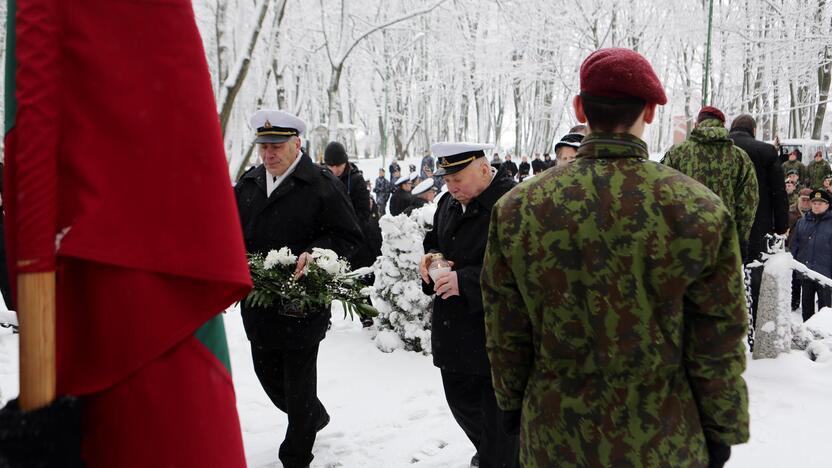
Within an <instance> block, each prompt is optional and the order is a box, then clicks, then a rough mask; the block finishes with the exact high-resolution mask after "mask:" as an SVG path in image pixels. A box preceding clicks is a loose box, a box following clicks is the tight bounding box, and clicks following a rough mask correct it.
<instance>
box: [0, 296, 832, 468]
mask: <svg viewBox="0 0 832 468" xmlns="http://www.w3.org/2000/svg"><path fill="white" fill-rule="evenodd" d="M825 312H829V313H832V310H828V309H827V310H826V311H825ZM333 315H334V317H333V325H332V330H331V331H330V332H329V334H328V336H327V338H326V339H325V340H324V341H323V342H322V343H321V350H320V356H319V365H318V388H319V395H320V398H321V401H323V402H324V404H325V405H326V407H327V409H328V411H329V413H330V414H331V415H332V422H331V423H330V425H329V426H327V427H326V428H325V429H324V430H322V431H321V432H320V433H319V434H318V439H317V442H316V443H315V450H314V453H315V460H314V461H313V462H312V466H313V467H318V468H323V467H339V466H340V467H345V468H353V467H371V468H397V467H407V466H416V467H437V468H438V467H442V468H466V467H467V466H468V460H469V459H470V457H471V455H473V453H474V450H473V447H472V446H471V444H470V442H468V440H467V439H466V438H465V436H464V435H463V433H462V431H461V430H460V429H459V428H458V427H457V425H456V423H455V422H454V421H453V418H452V417H451V415H450V412H449V411H448V409H447V405H446V403H445V399H444V396H443V393H442V385H441V382H440V378H439V372H438V371H437V370H436V369H435V368H434V367H433V365H432V364H431V359H430V357H429V356H423V355H420V354H415V353H410V352H406V351H402V350H397V351H395V352H393V353H390V354H384V353H382V352H380V351H378V349H376V346H375V344H374V343H373V342H372V332H371V331H368V330H364V329H362V328H361V327H360V325H359V324H358V323H355V322H350V321H349V320H344V319H343V318H342V316H343V314H342V313H341V310H340V307H338V306H335V308H334V309H333ZM226 327H227V329H228V338H229V345H230V346H231V357H232V366H233V371H234V384H235V387H236V391H237V399H238V403H237V404H238V408H239V412H240V417H241V423H242V429H243V439H244V442H245V449H246V453H247V457H248V461H249V466H251V467H252V468H278V467H280V466H281V465H280V463H279V462H278V461H277V447H278V445H279V443H280V441H281V440H282V438H283V434H284V432H285V430H286V418H285V416H284V415H283V414H282V413H280V412H279V411H278V410H277V409H275V408H274V407H273V406H272V404H271V402H269V400H268V398H267V397H266V395H265V393H263V390H262V389H261V388H260V385H259V383H258V381H257V378H256V376H255V375H254V371H253V369H252V367H251V357H250V354H249V348H248V343H247V341H246V338H245V333H244V332H243V327H242V323H241V320H240V314H239V311H238V310H236V309H235V310H230V311H229V313H228V314H227V315H226ZM748 364H749V365H748V370H747V371H746V373H745V378H746V381H747V382H748V386H749V390H750V394H751V442H750V443H748V444H745V445H741V446H737V447H735V448H734V452H733V457H732V458H731V461H730V462H729V463H728V466H729V467H749V468H751V467H753V468H759V467H792V466H795V467H803V468H814V467H817V468H825V467H828V466H830V465H832V460H830V458H832V457H830V452H829V448H828V447H829V445H828V444H829V429H830V422H832V405H830V404H829V401H830V397H829V395H830V394H832V361H827V362H824V363H817V362H813V361H811V360H809V359H808V358H806V356H805V353H803V352H792V353H791V354H789V355H785V356H781V357H780V358H778V359H774V360H759V361H753V360H751V359H750V358H749V361H748ZM0 389H1V390H2V395H3V397H5V398H6V399H8V398H12V397H13V396H14V395H16V394H17V391H18V390H17V336H16V335H11V334H10V332H9V331H8V330H7V329H0Z"/></svg>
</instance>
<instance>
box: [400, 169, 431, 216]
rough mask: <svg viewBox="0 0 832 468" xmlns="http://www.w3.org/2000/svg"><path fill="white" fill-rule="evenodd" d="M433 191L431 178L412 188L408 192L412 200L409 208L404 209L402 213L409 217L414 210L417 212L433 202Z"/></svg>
mask: <svg viewBox="0 0 832 468" xmlns="http://www.w3.org/2000/svg"><path fill="white" fill-rule="evenodd" d="M433 189H434V185H433V178H430V179H425V180H423V181H422V182H420V183H419V185H417V186H415V187H413V190H411V192H410V193H411V195H413V200H412V202H411V203H410V206H408V207H407V208H405V209H404V211H403V213H404V214H406V215H408V216H410V214H411V213H413V211H414V210H418V209H419V208H421V207H423V206H425V205H427V204H428V203H431V202H433V199H434V197H435V196H436V192H435V191H434V190H433Z"/></svg>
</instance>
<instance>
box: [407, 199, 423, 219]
mask: <svg viewBox="0 0 832 468" xmlns="http://www.w3.org/2000/svg"><path fill="white" fill-rule="evenodd" d="M412 198H413V200H411V201H410V205H409V206H408V207H407V208H405V209H404V211H402V213H404V214H406V215H408V216H410V214H411V213H413V210H418V209H419V208H421V207H423V206H425V205H427V204H428V202H427V201H425V200H422V199H421V198H419V197H412Z"/></svg>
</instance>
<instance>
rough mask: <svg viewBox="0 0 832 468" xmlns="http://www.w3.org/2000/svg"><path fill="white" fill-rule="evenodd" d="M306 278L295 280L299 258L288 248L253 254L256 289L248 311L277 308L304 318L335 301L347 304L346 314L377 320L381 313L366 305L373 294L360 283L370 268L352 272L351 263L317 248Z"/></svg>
mask: <svg viewBox="0 0 832 468" xmlns="http://www.w3.org/2000/svg"><path fill="white" fill-rule="evenodd" d="M311 257H312V258H311V259H310V260H309V262H308V263H307V264H306V267H305V269H304V274H303V275H302V276H301V277H300V278H298V279H297V280H296V279H295V278H294V272H295V265H296V264H297V261H298V257H297V256H296V255H293V254H292V251H291V250H289V248H288V247H283V248H282V249H280V250H271V251H269V253H268V254H266V255H265V256H263V255H262V254H250V255H249V259H248V265H249V269H250V270H251V279H252V281H253V282H254V289H252V291H251V293H249V295H248V297H246V305H247V306H249V307H263V308H266V307H272V306H274V307H278V308H280V309H281V311H282V312H283V313H285V314H286V315H290V316H297V317H303V316H305V315H307V314H308V312H309V311H311V310H313V309H314V308H315V307H316V306H321V305H327V304H329V303H331V302H332V301H340V302H341V303H342V304H344V314H345V315H346V314H347V313H349V315H350V318H353V317H354V314H358V315H360V316H363V317H375V316H376V315H378V312H377V311H376V310H375V308H373V306H371V305H369V304H367V302H366V299H367V297H368V296H369V295H370V293H371V292H372V291H370V288H365V287H364V286H363V285H362V284H361V282H360V281H359V280H358V278H360V277H361V276H363V275H366V274H368V273H370V272H372V269H371V268H362V269H359V270H356V271H350V265H349V262H347V261H346V260H345V259H343V258H339V257H338V254H336V253H335V252H333V251H332V250H329V249H320V248H317V247H316V248H314V249H312V252H311Z"/></svg>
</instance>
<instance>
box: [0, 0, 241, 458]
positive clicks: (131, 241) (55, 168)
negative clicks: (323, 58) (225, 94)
mask: <svg viewBox="0 0 832 468" xmlns="http://www.w3.org/2000/svg"><path fill="white" fill-rule="evenodd" d="M10 28H11V26H10ZM10 31H14V32H15V33H16V34H15V35H16V37H15V39H16V57H17V71H16V76H15V78H16V80H15V81H16V86H17V89H16V92H15V94H14V95H15V96H16V97H17V100H18V107H17V114H16V116H12V120H11V122H10V121H9V119H8V117H7V125H6V127H7V133H6V147H5V149H6V162H7V167H6V173H5V177H6V184H5V187H4V189H5V194H4V195H5V196H4V201H5V204H6V213H7V218H6V230H7V245H8V255H9V261H10V267H11V271H10V275H11V277H12V278H14V277H15V275H17V274H20V273H26V272H40V271H51V270H53V269H57V275H58V280H57V281H58V285H57V287H58V290H57V291H58V309H57V312H58V318H57V346H58V351H57V354H58V355H57V361H58V368H57V373H58V392H59V393H60V394H74V395H88V397H87V398H88V401H87V403H86V404H85V408H88V409H89V411H87V414H85V429H84V433H85V437H86V438H87V439H86V440H85V450H87V452H88V453H90V454H92V453H98V451H101V450H108V449H107V448H106V447H105V446H106V445H107V441H106V440H105V439H108V438H109V439H110V443H111V445H112V446H113V448H110V449H109V450H111V451H116V450H118V449H117V448H115V447H121V448H122V449H125V450H126V449H127V447H128V446H129V444H119V443H118V440H119V439H118V438H119V434H118V433H117V432H118V429H117V426H118V424H117V423H116V424H114V425H113V424H112V423H113V421H112V414H119V415H120V417H121V418H123V420H124V421H128V420H130V421H134V423H135V424H136V425H140V424H145V425H147V424H149V425H153V424H159V426H160V428H161V425H163V424H167V423H169V422H170V421H173V420H176V421H177V424H176V425H175V426H171V427H176V428H178V429H185V428H189V429H188V431H186V432H187V433H181V434H180V435H179V437H180V439H179V440H178V443H179V446H180V448H181V447H192V446H201V445H204V444H207V443H209V442H211V441H214V442H216V441H217V438H218V437H220V438H222V437H223V436H225V439H223V440H225V442H226V443H225V444H213V445H215V446H220V448H217V447H206V448H207V449H208V456H215V457H218V458H215V460H226V461H227V462H226V463H221V465H215V466H238V465H241V464H244V461H242V445H241V441H240V435H239V423H238V421H237V415H236V410H235V409H234V397H233V388H232V387H231V381H230V377H229V374H228V372H227V371H222V372H221V370H222V369H224V367H223V366H222V364H223V361H227V353H226V354H225V359H224V360H223V359H219V360H218V359H217V357H218V355H217V353H214V354H212V356H214V357H213V359H214V360H215V362H213V363H208V362H207V361H206V360H205V359H204V358H205V356H200V355H199V352H198V351H195V349H198V348H199V346H202V347H203V349H204V350H207V351H217V350H219V351H220V355H219V357H220V358H222V348H223V346H224V336H221V337H220V338H221V339H217V336H216V335H217V333H221V330H222V326H221V324H219V325H218V324H217V322H216V319H213V317H215V316H216V315H217V313H219V312H220V311H222V310H223V309H224V308H225V307H227V306H228V305H229V304H231V303H232V302H234V301H236V300H238V299H240V298H242V297H243V296H245V294H246V293H247V292H248V290H249V289H250V287H251V283H250V278H249V273H248V268H247V265H246V261H245V251H244V246H243V241H242V236H241V232H240V227H239V221H238V215H237V211H236V207H235V203H234V198H233V194H232V191H231V185H230V180H229V175H228V169H227V166H226V161H225V156H224V152H223V142H222V136H221V134H220V129H219V122H218V120H217V112H216V104H215V102H214V99H213V93H212V90H211V85H210V76H209V74H208V68H207V64H206V61H205V53H204V51H203V49H202V43H201V41H200V36H199V32H198V30H197V27H196V24H195V20H194V16H193V10H192V7H191V4H190V1H188V0H164V1H162V0H157V1H112V0H72V1H69V2H66V1H60V0H27V1H25V2H20V3H19V4H18V5H17V14H16V26H15V27H13V28H12V29H11V30H10ZM10 123H11V125H10ZM56 241H57V243H56ZM212 319H213V320H212ZM200 327H203V328H202V329H201V330H200V333H197V335H196V336H197V338H198V340H197V341H194V340H195V338H194V337H193V336H194V333H195V332H196V331H197V329H199V328H200ZM211 334H213V335H215V336H213V338H212V337H211V336H209V335H211ZM200 343H202V344H200ZM212 343H213V344H217V343H219V344H220V346H219V347H218V348H217V347H214V348H213V349H212V348H209V347H207V346H206V345H208V346H210V345H211V344H212ZM195 344H198V345H199V346H196V347H195ZM183 363H190V364H192V365H184V364H183ZM200 363H201V364H200ZM217 364H219V366H217ZM160 366H161V367H160ZM165 366H167V367H165ZM194 366H196V367H194ZM200 366H201V367H200ZM177 369H178V370H177ZM188 369H195V370H193V371H192V372H191V373H189V371H188ZM217 372H219V373H217ZM223 372H224V373H223ZM171 375H177V376H179V377H180V378H179V379H171V378H169V377H170V376H171ZM218 376H221V377H218ZM157 379H158V381H157ZM128 382H129V388H147V389H152V388H155V389H156V390H157V392H156V393H155V394H150V395H148V394H144V395H141V396H137V397H136V398H137V399H136V402H141V404H133V405H132V406H130V404H127V405H125V404H124V403H125V401H127V402H128V403H129V399H128V400H124V398H127V397H128V396H129V395H130V394H131V393H130V391H126V390H125V388H126V387H125V385H127V383H128ZM200 382H201V384H200ZM206 382H207V383H208V384H210V385H213V386H214V387H213V389H212V390H210V391H208V390H207V389H205V388H199V386H200V385H203V386H204V385H206ZM177 385H179V386H177ZM189 386H190V387H189ZM193 386H196V388H194V387H193ZM188 388H190V389H191V390H190V391H188V390H187V389H188ZM197 393H200V395H199V396H197V395H196V394H197ZM188 394H191V395H192V396H193V398H192V400H190V401H191V402H192V403H194V402H197V403H198V404H197V403H194V404H195V405H196V406H193V405H191V406H188V405H185V404H176V402H178V401H180V400H181V399H182V398H183V395H188ZM206 395H207V396H206ZM177 398H179V399H180V400H177ZM154 402H156V403H154ZM172 403H173V404H172ZM119 405H121V406H119ZM154 405H155V406H154ZM162 409H164V410H165V411H162ZM178 409H181V411H182V414H177V411H178ZM200 411H203V412H207V413H206V414H205V415H204V418H202V420H201V421H202V422H201V423H200V424H196V422H194V423H193V424H190V423H189V422H188V420H187V418H188V417H189V415H191V416H192V414H193V413H195V412H200ZM114 412H115V413H114ZM107 415H110V416H107ZM162 416H164V417H165V418H167V419H166V420H158V421H154V419H153V418H157V417H162ZM100 418H103V419H100ZM107 418H110V420H109V423H108V421H107ZM182 418H185V419H184V421H183V420H182ZM206 418H207V419H206ZM206 420H207V422H206ZM210 421H213V423H211V422H210ZM110 425H113V427H112V428H111V427H110ZM190 425H192V426H194V427H190ZM217 425H221V427H219V428H217V427H215V426H217ZM96 428H98V430H96ZM101 428H107V429H106V430H112V431H116V433H114V432H109V433H106V432H102V430H100V429H101ZM126 430H127V431H129V429H126ZM124 431H125V429H124V428H122V430H121V432H124ZM96 434H97V436H100V437H103V438H102V439H100V440H99V439H96V438H95V437H96ZM162 434H163V432H162V431H161V429H160V430H159V431H156V433H155V435H154V431H150V432H149V433H148V437H154V436H155V437H157V438H162ZM128 436H129V433H126V434H125V437H128ZM125 440H126V439H125ZM200 440H201V441H202V442H200ZM149 442H152V441H149ZM223 445H227V446H228V447H229V448H228V451H229V453H231V454H230V455H228V454H225V455H223V453H221V452H223V449H222V446H223ZM148 448H152V450H150V452H153V453H152V454H151V455H152V458H151V459H155V460H157V461H164V460H166V459H167V458H166V457H171V458H170V459H171V460H189V459H190V458H189V456H188V454H187V451H185V452H182V451H179V453H173V452H174V451H176V444H168V445H165V446H163V447H162V448H161V449H158V448H154V447H153V445H152V444H151V445H150V446H149V447H148ZM166 448H167V449H170V451H171V453H165V452H164V450H165V449H166ZM160 450H161V452H160ZM232 452H233V453H232ZM98 455H101V454H100V453H99V454H98ZM98 455H96V456H95V457H92V459H97V460H107V462H106V463H113V462H115V461H116V460H119V461H118V463H117V465H118V466H139V465H141V463H142V460H143V458H142V456H141V454H135V453H133V454H130V457H132V458H130V459H121V458H118V456H121V455H123V454H118V453H115V454H105V455H106V456H103V455H102V456H100V457H99V456H98ZM110 455H113V456H115V457H116V458H113V456H110ZM125 460H128V461H125ZM129 460H133V461H129ZM209 460H210V458H209ZM231 460H236V461H235V462H233V463H232V462H231ZM102 463H104V462H103V461H102ZM122 463H129V465H125V464H122ZM183 463H184V462H183ZM91 466H95V465H93V464H91ZM98 466H103V465H98ZM109 466H116V465H112V464H111V465H109ZM142 466H146V465H142ZM172 466H203V465H199V464H193V465H188V464H187V463H186V464H176V465H172Z"/></svg>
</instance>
